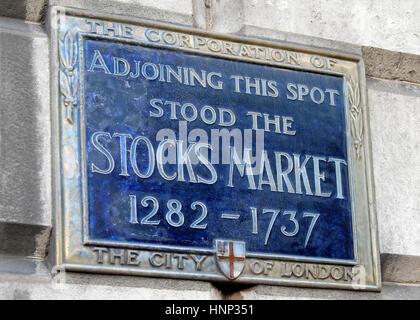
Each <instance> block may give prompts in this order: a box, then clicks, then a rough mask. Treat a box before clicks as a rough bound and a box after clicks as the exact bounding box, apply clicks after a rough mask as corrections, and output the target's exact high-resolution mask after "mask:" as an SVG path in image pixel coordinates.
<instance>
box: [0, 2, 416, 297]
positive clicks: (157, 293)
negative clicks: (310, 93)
mask: <svg viewBox="0 0 420 320" xmlns="http://www.w3.org/2000/svg"><path fill="white" fill-rule="evenodd" d="M53 5H60V6H67V7H75V8H82V9H88V10H92V11H97V12H104V13H110V14H120V15H125V16H133V17H138V18H146V19H150V20H155V21H160V22H166V23H172V24H178V25H185V26H190V27H195V28H199V29H204V30H211V31H214V32H220V33H232V34H237V35H244V36H248V37H253V38H256V37H259V38H261V37H264V38H266V39H270V40H273V41H281V42H288V43H292V44H293V43H298V44H303V45H308V46H314V47H318V48H323V49H334V50H337V51H342V52H348V53H356V54H362V55H363V58H364V60H365V65H366V76H367V95H368V109H369V118H370V133H371V146H372V158H373V170H374V172H373V174H374V183H375V192H376V196H375V206H376V212H377V217H378V224H379V238H380V252H381V264H382V280H383V289H382V292H381V293H363V292H350V291H337V290H320V289H304V288H287V287H278V286H265V285H259V286H226V285H221V284H212V283H209V282H201V281H187V280H168V279H155V278H140V277H139V278H135V279H133V278H132V277H126V276H107V275H92V274H90V275H88V274H77V273H66V275H65V276H66V279H65V280H66V281H65V283H64V284H56V283H54V282H53V281H52V278H53V276H52V275H51V272H50V269H49V268H48V267H47V263H46V261H47V259H46V258H47V254H48V248H49V242H50V234H51V230H52V228H53V218H54V212H53V210H52V197H53V194H54V190H53V188H52V176H51V172H52V169H53V168H52V163H51V155H52V153H53V152H54V150H52V148H51V123H50V117H51V112H50V101H49V96H50V86H51V84H50V80H49V76H50V71H49V36H48V34H47V31H46V30H47V28H46V27H45V17H46V12H47V10H48V8H49V7H50V6H53ZM47 23H48V22H47ZM419 30H420V2H419V1H416V0H406V1H402V0H400V1H395V0H369V1H364V0H353V1H345V0H336V1H327V0H318V1H313V0H310V1H293V0H282V1H272V0H237V1H227V0H162V1H154V0H142V1H137V0H107V1H105V0H50V1H47V0H3V1H2V2H1V3H0V43H1V45H0V70H1V72H0V77H1V79H0V86H1V87H0V88H1V90H0V92H1V94H2V99H1V100H0V112H1V117H0V166H1V168H2V170H1V190H0V299H1V298H3V299H20V298H23V299H28V298H34V299H37V298H38V299H39V298H41V299H51V298H70V299H72V298H85V299H89V298H104V299H116V298H135V299H155V298H158V299H178V298H185V299H229V298H232V299H241V298H246V299H290V298H293V299H295V298H297V299H329V298H347V299H388V298H402V299H412V298H417V299H418V298H420V214H419V211H420V200H419V197H418V194H419V193H420V158H419V157H418V156H417V154H418V151H419V150H420V113H417V108H420V55H418V53H419V52H420V41H419V39H420V31H419Z"/></svg>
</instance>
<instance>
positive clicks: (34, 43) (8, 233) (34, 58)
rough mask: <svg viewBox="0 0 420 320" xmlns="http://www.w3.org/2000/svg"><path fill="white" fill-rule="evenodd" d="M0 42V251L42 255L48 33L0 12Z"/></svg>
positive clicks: (47, 190)
mask: <svg viewBox="0 0 420 320" xmlns="http://www.w3.org/2000/svg"><path fill="white" fill-rule="evenodd" d="M0 42H1V44H2V45H1V47H0V57H1V58H0V69H1V74H0V85H1V90H0V92H1V93H2V99H1V100H0V166H1V168H2V170H1V173H0V176H1V184H0V230H1V232H0V235H1V236H0V241H1V246H0V253H5V254H18V255H20V254H22V255H25V256H37V257H43V256H44V255H45V252H46V243H48V241H45V237H46V238H47V239H48V237H49V232H50V229H51V148H50V143H51V142H50V138H51V132H50V131H51V130H50V126H51V124H50V103H49V101H50V99H49V95H50V93H49V77H50V75H49V51H48V47H49V46H48V38H47V37H46V34H45V32H44V31H43V29H42V28H41V27H40V26H36V25H30V24H25V23H23V22H22V21H19V20H14V19H9V18H0ZM19 237H20V238H19ZM40 246H41V247H40Z"/></svg>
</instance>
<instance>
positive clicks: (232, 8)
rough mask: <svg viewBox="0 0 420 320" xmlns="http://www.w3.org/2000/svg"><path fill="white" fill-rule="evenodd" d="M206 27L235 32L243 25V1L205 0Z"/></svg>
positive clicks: (213, 29)
mask: <svg viewBox="0 0 420 320" xmlns="http://www.w3.org/2000/svg"><path fill="white" fill-rule="evenodd" d="M204 2H205V15H206V29H207V30H209V31H214V32H223V33H235V32H238V31H239V30H240V29H241V28H242V26H243V5H242V2H241V1H220V0H205V1H204Z"/></svg>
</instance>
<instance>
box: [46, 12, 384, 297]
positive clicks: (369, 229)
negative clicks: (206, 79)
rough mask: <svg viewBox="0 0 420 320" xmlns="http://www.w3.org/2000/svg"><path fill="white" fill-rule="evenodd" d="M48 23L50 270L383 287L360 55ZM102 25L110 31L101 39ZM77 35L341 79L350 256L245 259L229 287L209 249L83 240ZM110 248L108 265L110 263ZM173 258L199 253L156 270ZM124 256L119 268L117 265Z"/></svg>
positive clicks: (79, 19)
mask: <svg viewBox="0 0 420 320" xmlns="http://www.w3.org/2000/svg"><path fill="white" fill-rule="evenodd" d="M48 18H49V21H48V24H49V28H50V34H51V64H52V66H51V70H52V73H51V83H52V84H53V85H52V90H51V91H52V99H51V101H52V123H53V124H52V126H53V128H52V129H53V130H52V134H53V136H52V141H53V150H56V153H55V154H54V155H53V160H54V161H53V164H54V172H53V177H54V181H53V183H54V190H55V194H54V199H55V201H54V212H55V215H54V220H55V221H54V232H53V240H52V250H51V251H50V258H51V259H52V264H53V265H54V266H55V267H56V268H62V269H64V270H68V271H77V272H98V273H109V274H125V275H140V276H157V277H168V278H184V279H195V280H208V281H235V282H241V283H255V284H258V283H260V284H276V285H288V286H305V287H322V288H337V289H355V290H371V291H379V290H380V288H381V275H380V264H379V250H378V243H377V238H378V237H377V223H376V215H375V210H374V205H373V203H374V189H373V177H372V164H371V148H370V139H369V125H368V124H369V122H368V111H367V96H366V80H365V73H364V64H363V60H362V58H361V56H358V55H353V54H344V53H341V52H335V51H330V50H320V49H315V48H310V47H306V46H298V45H290V44H285V43H281V42H273V41H267V40H261V39H255V38H246V37H239V36H232V35H225V34H217V33H210V32H205V31H202V30H196V29H191V28H187V27H180V26H174V25H168V24H163V23H157V22H153V21H147V20H140V19H134V18H126V17H121V16H111V15H105V14H98V13H94V12H89V11H85V10H78V9H70V8H62V7H52V8H50V12H49V16H48ZM96 23H97V27H95V28H97V29H96V30H95V32H93V31H92V30H93V29H92V25H93V24H96ZM103 23H105V24H107V26H108V30H112V32H108V33H107V34H104V32H103V25H102V27H101V24H103ZM111 27H112V28H111ZM101 28H102V29H101ZM101 30H102V31H101ZM162 35H164V36H162ZM165 35H166V36H165ZM84 37H90V38H101V39H108V40H112V41H118V42H125V43H131V44H137V45H143V46H149V47H157V48H167V49H168V48H169V49H172V50H180V51H184V52H189V53H194V54H198V55H205V56H214V57H220V58H223V59H232V60H238V61H246V62H252V63H255V64H263V65H271V66H278V67H281V68H287V69H295V70H305V71H309V72H314V73H320V74H329V75H336V76H340V77H342V79H343V88H344V91H345V92H344V93H345V104H346V127H347V155H348V168H349V181H350V192H351V196H352V197H351V198H352V203H351V207H352V219H353V236H354V242H355V248H354V249H355V257H356V259H355V260H354V261H351V262H349V261H340V260H331V259H330V260H328V259H316V258H306V257H298V256H270V255H268V256H263V255H260V256H252V255H250V256H246V260H247V261H246V262H245V263H244V269H243V271H241V274H240V276H235V280H232V279H229V277H227V276H225V275H223V273H222V272H221V270H219V268H218V266H217V263H216V262H219V261H216V259H215V257H216V256H217V254H216V249H215V250H214V251H208V250H204V251H200V250H192V249H188V250H187V249H185V248H179V247H178V248H177V247H170V246H169V247H168V246H166V247H164V246H159V245H156V246H133V245H130V244H124V243H113V242H101V243H99V242H91V241H89V240H88V237H87V233H86V227H85V226H84V225H85V224H86V223H87V222H86V212H87V210H86V194H85V193H84V192H85V191H84V190H85V189H86V186H85V184H86V173H85V172H86V164H85V155H86V154H85V150H84V147H83V143H81V142H80V141H83V140H84V138H85V137H84V130H83V118H82V115H81V113H80V109H81V108H83V101H84V100H83V99H84V97H83V82H82V81H80V75H81V74H83V72H84V70H83V64H82V63H79V59H80V57H81V56H82V54H83V46H82V45H81V43H82V41H83V39H84ZM174 39H175V40H174ZM176 39H177V40H176ZM186 42H189V43H190V44H189V45H188V44H187V43H186ZM219 44H223V45H224V46H225V47H226V46H237V45H241V46H244V47H245V49H244V50H241V51H240V52H239V51H238V52H237V54H233V52H232V50H219ZM280 50H281V52H283V54H284V55H285V56H284V57H286V58H284V57H282V58H281V59H280V58H279V57H277V58H276V55H275V54H274V55H273V52H278V51H280ZM267 52H271V55H267ZM262 53H264V54H262ZM296 55H299V63H298V64H297V63H296V61H295V59H294V57H296ZM267 57H268V58H267ZM111 250H113V251H112V252H113V256H114V259H109V255H110V252H111ZM179 253H183V254H189V255H196V256H194V257H193V258H190V259H186V262H185V263H183V264H182V268H180V267H179V264H178V266H176V265H166V266H164V267H162V265H163V264H164V262H163V261H165V259H167V257H171V259H172V256H171V255H173V254H179ZM122 256H123V257H124V258H121V257H122ZM153 257H154V258H156V259H155V260H153V261H154V262H158V263H156V264H155V265H153V263H151V259H152V258H153ZM203 257H204V258H203ZM154 258H153V259H154ZM123 259H124V261H125V263H121V261H122V260H123ZM200 259H201V260H200ZM181 260H182V259H181ZM178 261H179V258H178ZM130 262H131V263H130ZM134 262H136V263H134ZM137 262H138V263H137ZM251 265H252V266H251ZM251 269H252V270H253V271H252V270H251ZM259 270H261V271H259ZM327 273H328V275H327V276H325V275H326V274H327Z"/></svg>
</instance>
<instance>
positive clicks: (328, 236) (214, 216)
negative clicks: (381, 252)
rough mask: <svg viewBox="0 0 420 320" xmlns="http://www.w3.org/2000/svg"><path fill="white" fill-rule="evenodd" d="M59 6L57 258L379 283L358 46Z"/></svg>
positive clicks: (183, 272) (214, 273)
mask: <svg viewBox="0 0 420 320" xmlns="http://www.w3.org/2000/svg"><path fill="white" fill-rule="evenodd" d="M56 10H58V11H59V10H60V9H56ZM72 12H73V13H72ZM54 14H56V13H53V15H54ZM65 15H66V19H64V20H60V23H59V28H58V30H57V33H56V34H55V39H56V40H57V42H56V45H55V46H54V47H53V52H55V53H56V54H57V60H56V65H55V67H56V68H57V71H58V72H57V73H56V74H57V75H56V77H57V78H56V79H57V83H58V87H57V91H56V93H55V94H56V97H57V114H56V116H57V119H59V120H58V125H57V140H55V143H56V146H57V149H58V150H60V154H59V156H58V157H57V168H59V170H60V172H59V174H58V175H57V178H56V179H57V180H56V185H57V197H56V204H55V205H56V207H57V208H59V209H60V215H59V218H58V219H57V220H56V230H57V234H56V237H55V239H57V242H56V245H55V247H54V249H53V250H55V252H56V257H57V261H56V265H62V266H64V268H65V269H68V270H76V271H89V272H96V271H99V272H112V273H122V274H127V273H128V274H132V275H134V274H138V275H149V276H150V275H154V276H164V277H177V278H179V277H182V278H189V279H205V280H215V281H238V282H247V283H273V284H286V285H310V286H322V287H334V288H354V289H366V288H367V289H372V290H377V289H378V288H379V287H380V281H379V279H380V278H379V264H378V257H377V248H376V234H375V218H374V212H373V208H372V206H371V203H372V201H371V198H372V194H373V193H372V182H371V169H370V160H369V159H370V158H369V157H370V154H369V146H368V143H369V139H368V132H367V126H366V121H367V120H366V119H367V118H366V102H365V101H366V97H365V95H364V92H363V90H362V89H363V88H364V82H363V76H362V74H361V72H360V71H361V70H362V66H363V64H362V60H361V58H360V57H358V56H352V55H345V54H341V53H331V52H321V51H317V50H315V49H312V50H310V49H307V48H306V49H302V48H298V47H288V46H286V45H280V44H278V43H272V42H266V41H256V40H250V39H245V38H235V37H228V36H217V35H214V36H213V35H211V34H206V35H203V34H200V33H196V32H194V31H193V30H189V29H183V28H177V27H171V28H169V27H167V26H166V27H165V26H160V25H157V24H154V23H148V22H142V23H140V22H136V23H130V22H129V21H127V22H122V21H119V22H110V21H108V20H105V19H100V18H97V19H96V18H92V17H91V15H87V16H84V14H83V12H82V11H75V10H74V11H66V13H65Z"/></svg>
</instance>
